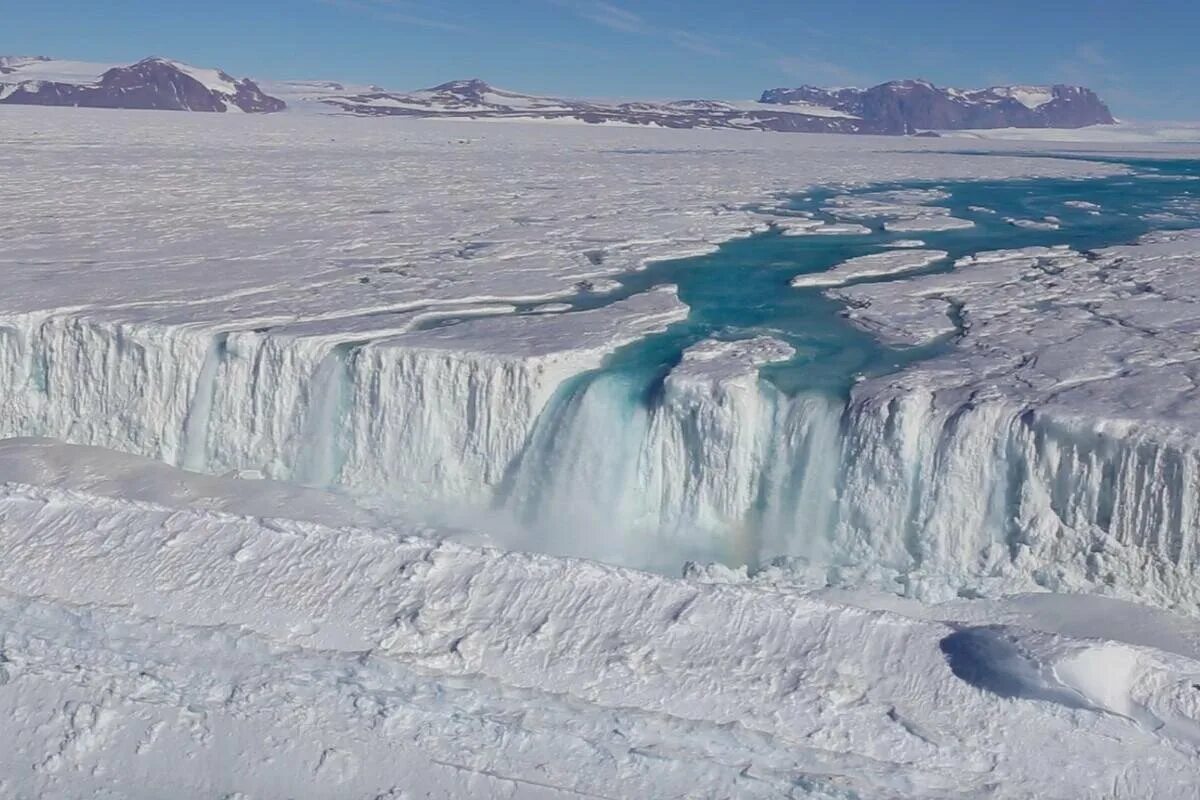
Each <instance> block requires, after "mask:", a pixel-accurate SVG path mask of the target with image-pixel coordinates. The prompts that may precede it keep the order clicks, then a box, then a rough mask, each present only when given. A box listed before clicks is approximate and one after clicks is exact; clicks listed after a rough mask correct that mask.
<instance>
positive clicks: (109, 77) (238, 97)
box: [0, 58, 287, 113]
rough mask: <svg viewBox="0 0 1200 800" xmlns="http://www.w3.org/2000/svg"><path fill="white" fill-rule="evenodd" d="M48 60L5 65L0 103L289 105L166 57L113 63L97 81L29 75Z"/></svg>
mask: <svg viewBox="0 0 1200 800" xmlns="http://www.w3.org/2000/svg"><path fill="white" fill-rule="evenodd" d="M0 63H2V62H0ZM47 64H53V62H52V61H49V60H48V59H36V60H35V59H24V60H21V61H17V60H13V63H12V65H6V69H7V70H8V72H7V73H6V74H5V76H4V78H3V79H2V81H0V88H3V89H5V90H6V91H0V103H7V104H13V105H41V106H78V107H83V108H130V109H157V110H169V111H209V112H224V111H228V110H230V109H231V108H237V109H240V110H242V111H246V112H250V113H268V112H273V111H282V110H283V109H284V108H286V107H287V106H286V104H285V103H284V102H283V101H282V100H279V99H277V98H274V97H270V96H269V95H267V94H265V93H264V92H263V91H262V89H260V88H259V87H258V85H257V84H256V83H254V81H251V80H249V79H242V80H236V79H234V78H232V77H230V76H229V75H227V74H226V73H224V72H220V71H214V70H196V69H194V68H192V67H188V66H186V65H183V64H179V63H177V62H174V61H169V60H167V59H162V58H147V59H144V60H142V61H139V62H137V63H136V64H132V65H130V66H127V67H113V68H111V69H109V70H107V71H105V72H104V73H103V74H101V75H100V76H99V77H98V79H97V80H95V81H93V82H68V81H63V80H53V79H51V80H45V79H39V78H37V77H32V76H31V77H29V78H28V79H27V78H26V75H24V74H23V73H29V72H30V69H29V67H30V65H34V66H37V67H39V68H40V67H45V66H46V65H47ZM23 67H24V69H23ZM35 74H36V73H35ZM201 75H204V76H211V80H208V81H205V80H202V79H201V77H198V76H201Z"/></svg>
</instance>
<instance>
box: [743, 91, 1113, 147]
mask: <svg viewBox="0 0 1200 800" xmlns="http://www.w3.org/2000/svg"><path fill="white" fill-rule="evenodd" d="M761 102H763V103H765V104H769V105H780V106H783V107H787V106H791V105H795V104H803V105H806V106H807V105H813V104H816V105H821V106H826V107H828V108H831V109H835V110H839V111H844V112H845V113H847V114H851V115H853V116H855V117H858V118H860V119H862V120H863V121H864V122H865V123H867V124H869V125H871V126H872V127H874V128H876V129H877V130H878V131H879V132H881V133H889V134H904V133H914V132H916V131H922V130H963V129H971V128H1082V127H1084V126H1087V125H1109V124H1112V123H1113V122H1115V120H1114V119H1113V116H1112V113H1111V112H1110V111H1109V110H1108V106H1106V105H1105V104H1104V103H1103V101H1101V100H1100V98H1099V97H1097V96H1096V94H1095V92H1093V91H1091V90H1090V89H1085V88H1083V87H1081V86H1063V85H1057V86H993V87H991V88H988V89H975V90H961V89H944V88H939V87H937V86H934V85H933V84H931V83H928V82H926V81H891V82H889V83H883V84H880V85H878V86H873V87H871V88H869V89H821V88H818V87H814V86H801V87H798V88H795V89H770V90H768V91H766V92H763V95H762V98H761Z"/></svg>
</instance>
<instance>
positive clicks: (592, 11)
mask: <svg viewBox="0 0 1200 800" xmlns="http://www.w3.org/2000/svg"><path fill="white" fill-rule="evenodd" d="M572 5H573V6H574V8H575V11H576V13H578V14H579V16H581V17H583V18H584V19H586V20H589V21H591V22H594V23H596V24H597V25H602V26H604V27H605V28H609V29H611V30H614V31H619V32H621V33H637V34H644V33H648V32H649V28H648V26H647V25H646V21H645V20H644V19H642V17H641V15H639V14H636V13H634V12H633V11H630V10H629V9H627V8H621V7H620V6H615V5H613V4H612V3H605V2H602V1H601V0H589V1H588V2H579V3H573V4H572Z"/></svg>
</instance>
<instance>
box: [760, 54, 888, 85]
mask: <svg viewBox="0 0 1200 800" xmlns="http://www.w3.org/2000/svg"><path fill="white" fill-rule="evenodd" d="M772 63H773V65H774V66H775V68H776V69H777V70H779V71H780V72H782V73H783V74H784V75H786V76H788V77H789V78H792V79H794V80H796V81H801V82H803V83H810V84H824V85H828V84H836V85H838V86H857V85H862V84H865V83H870V81H869V80H868V79H867V78H866V77H865V76H864V75H862V74H861V73H859V72H856V71H855V70H853V69H851V68H849V67H846V66H844V65H842V64H837V63H834V62H832V61H826V60H824V59H820V58H810V57H808V56H778V57H776V58H775V59H774V61H773V62H772Z"/></svg>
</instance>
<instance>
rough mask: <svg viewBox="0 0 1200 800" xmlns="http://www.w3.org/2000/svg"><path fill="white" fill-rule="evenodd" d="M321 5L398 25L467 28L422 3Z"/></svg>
mask: <svg viewBox="0 0 1200 800" xmlns="http://www.w3.org/2000/svg"><path fill="white" fill-rule="evenodd" d="M320 2H321V3H322V4H323V5H327V6H333V7H335V8H344V9H346V10H348V11H354V12H357V13H360V14H366V15H368V16H370V17H372V18H374V19H378V20H382V21H384V22H392V23H395V24H398V25H412V26H415V27H418V28H430V29H432V30H441V31H456V32H462V31H466V30H468V28H467V27H466V26H464V25H462V24H461V23H460V22H457V21H453V20H449V19H444V18H441V17H440V16H439V14H438V9H437V8H436V7H434V6H430V5H427V4H422V3H410V2H401V0H320Z"/></svg>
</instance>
